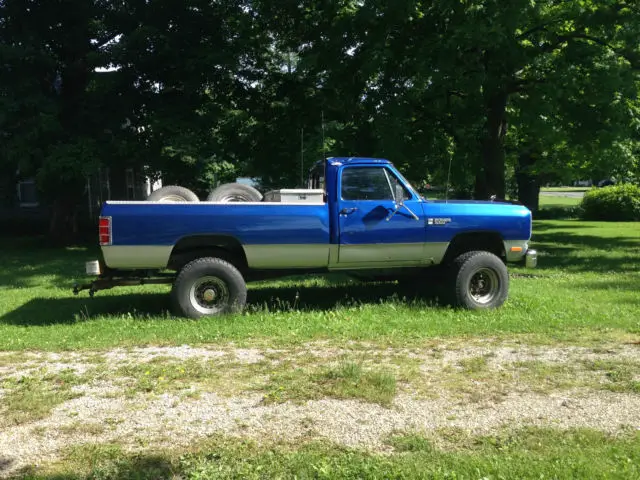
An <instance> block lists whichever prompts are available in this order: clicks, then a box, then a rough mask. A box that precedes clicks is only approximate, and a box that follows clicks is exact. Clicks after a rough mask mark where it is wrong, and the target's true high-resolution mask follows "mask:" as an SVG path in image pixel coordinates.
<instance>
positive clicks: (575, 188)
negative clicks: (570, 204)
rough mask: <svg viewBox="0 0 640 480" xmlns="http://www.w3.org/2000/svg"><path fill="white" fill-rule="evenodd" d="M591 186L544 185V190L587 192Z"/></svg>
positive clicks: (542, 189)
mask: <svg viewBox="0 0 640 480" xmlns="http://www.w3.org/2000/svg"><path fill="white" fill-rule="evenodd" d="M590 188H591V187H542V188H541V189H540V191H542V192H586V191H587V190H589V189H590Z"/></svg>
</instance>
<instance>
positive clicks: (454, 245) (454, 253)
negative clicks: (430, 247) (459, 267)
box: [442, 230, 507, 264]
mask: <svg viewBox="0 0 640 480" xmlns="http://www.w3.org/2000/svg"><path fill="white" fill-rule="evenodd" d="M476 250H477V251H486V252H490V253H493V254H494V255H496V256H497V257H498V258H500V259H501V260H502V261H503V262H506V258H507V257H506V252H505V249H504V239H503V238H502V235H500V234H499V233H498V232H495V231H482V230H481V231H474V232H463V233H459V234H457V235H456V236H455V237H453V239H452V240H451V242H450V243H449V246H448V247H447V251H446V252H445V254H444V258H443V259H442V263H445V264H446V263H451V262H452V261H453V260H454V259H456V258H457V257H459V256H460V255H462V254H464V253H467V252H471V251H476Z"/></svg>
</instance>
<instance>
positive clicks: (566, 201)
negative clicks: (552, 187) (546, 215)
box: [540, 195, 582, 209]
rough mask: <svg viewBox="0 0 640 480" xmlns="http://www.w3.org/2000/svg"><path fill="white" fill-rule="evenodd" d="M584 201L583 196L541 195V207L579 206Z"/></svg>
mask: <svg viewBox="0 0 640 480" xmlns="http://www.w3.org/2000/svg"><path fill="white" fill-rule="evenodd" d="M581 201H582V199H581V198H575V197H561V196H556V195H553V196H550V195H540V208H541V209H547V208H567V207H577V206H578V205H580V202H581Z"/></svg>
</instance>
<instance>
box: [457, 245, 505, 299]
mask: <svg viewBox="0 0 640 480" xmlns="http://www.w3.org/2000/svg"><path fill="white" fill-rule="evenodd" d="M452 284H453V285H452V287H453V297H454V298H453V303H454V305H455V306H458V307H463V308H468V309H471V310H480V309H487V308H497V307H499V306H501V305H502V304H503V303H504V302H505V300H506V299H507V296H508V293H509V273H508V272H507V267H506V266H505V265H504V263H503V262H502V260H500V258H498V257H497V256H496V255H494V254H493V253H490V252H485V251H473V252H467V253H464V254H462V255H460V256H459V257H458V258H456V259H455V260H454V261H453V264H452Z"/></svg>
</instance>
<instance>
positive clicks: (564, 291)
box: [0, 221, 640, 350]
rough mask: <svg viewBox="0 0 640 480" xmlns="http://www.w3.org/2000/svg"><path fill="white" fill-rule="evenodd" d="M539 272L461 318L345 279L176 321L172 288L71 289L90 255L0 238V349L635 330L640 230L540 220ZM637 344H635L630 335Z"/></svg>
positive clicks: (391, 289)
mask: <svg viewBox="0 0 640 480" xmlns="http://www.w3.org/2000/svg"><path fill="white" fill-rule="evenodd" d="M533 245H534V246H535V248H537V249H538V250H539V252H540V255H539V268H538V269H537V270H535V271H526V270H525V269H522V268H511V273H512V279H511V287H510V299H509V301H508V302H507V303H506V305H505V306H504V307H503V308H500V309H498V310H494V311H485V312H469V311H462V310H454V309H451V308H445V307H442V306H439V305H438V304H436V303H435V302H433V300H432V299H431V300H430V299H415V298H405V296H406V294H407V292H405V291H403V289H402V288H401V287H400V286H399V285H396V284H393V283H390V284H374V285H370V284H369V285H366V284H359V283H357V282H353V281H350V280H349V279H348V278H346V277H343V276H326V277H309V278H306V277H302V278H296V279H286V280H282V281H277V282H269V283H259V284H254V285H251V286H250V293H249V307H248V310H247V312H245V313H244V314H242V315H235V316H227V317H223V318H206V319H201V320H198V321H191V320H185V319H177V318H173V317H172V316H171V315H170V314H169V313H168V310H169V298H168V295H167V294H168V291H169V287H168V286H143V287H126V288H116V289H113V290H107V291H104V292H99V293H98V294H97V296H96V297H95V298H93V299H91V298H89V297H88V295H87V294H86V292H85V293H84V294H81V295H80V296H78V297H74V296H73V295H72V293H71V287H72V285H73V283H74V281H76V280H84V278H83V276H82V271H83V268H84V261H85V260H89V259H93V258H96V256H97V253H98V252H97V250H96V249H87V248H80V247H78V248H67V249H62V250H61V249H54V248H35V245H34V241H26V240H24V239H16V240H3V242H2V246H1V247H2V251H3V256H2V258H1V259H0V338H2V342H1V343H0V348H1V349H4V350H21V349H41V350H64V349H94V348H105V347H111V346H117V345H149V344H183V343H190V344H198V343H225V342H230V341H233V342H236V343H239V344H269V345H273V344H300V343H303V342H305V341H308V340H321V339H322V340H329V341H331V342H337V343H340V342H344V341H347V340H358V341H367V342H378V343H381V344H383V343H384V344H395V345H404V344H420V343H423V342H428V341H430V339H433V338H436V337H442V336H449V337H450V336H506V335H513V334H516V335H525V336H527V337H528V338H529V340H530V341H534V339H536V341H541V342H554V341H563V342H585V341H593V342H597V341H599V339H601V338H603V337H604V336H609V337H616V338H617V337H620V338H623V337H624V338H626V337H629V336H635V335H637V334H638V333H640V315H639V314H638V312H639V311H640V294H639V293H638V292H639V291H640V273H639V272H640V226H639V225H638V224H637V223H597V222H578V221H537V222H535V226H534V234H533ZM634 338H635V337H634Z"/></svg>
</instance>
